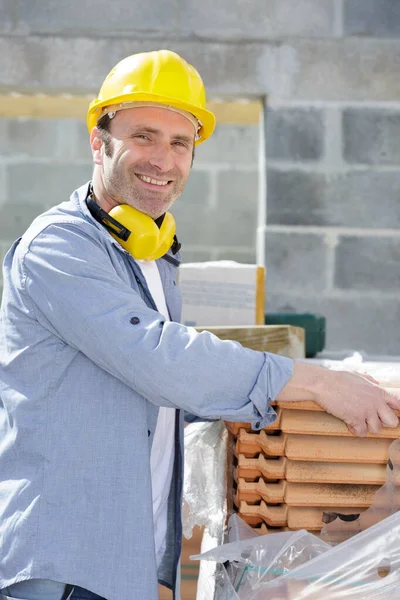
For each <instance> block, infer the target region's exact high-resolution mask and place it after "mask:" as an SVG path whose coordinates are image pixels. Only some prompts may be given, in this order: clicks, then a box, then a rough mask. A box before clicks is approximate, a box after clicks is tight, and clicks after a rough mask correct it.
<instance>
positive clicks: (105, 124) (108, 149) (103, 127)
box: [96, 114, 112, 156]
mask: <svg viewBox="0 0 400 600" xmlns="http://www.w3.org/2000/svg"><path fill="white" fill-rule="evenodd" d="M110 125H111V119H110V117H109V116H108V114H106V115H103V116H102V117H101V118H100V119H99V120H98V122H97V125H96V127H97V129H99V130H100V135H101V139H102V140H103V144H104V152H105V153H106V156H111V155H112V140H111V133H110Z"/></svg>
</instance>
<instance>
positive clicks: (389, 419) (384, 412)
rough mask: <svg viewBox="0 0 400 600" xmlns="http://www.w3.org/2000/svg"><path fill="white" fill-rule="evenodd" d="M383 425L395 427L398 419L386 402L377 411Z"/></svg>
mask: <svg viewBox="0 0 400 600" xmlns="http://www.w3.org/2000/svg"><path fill="white" fill-rule="evenodd" d="M378 415H379V419H380V421H381V422H382V425H383V427H397V425H398V424H399V419H398V417H397V416H396V414H395V413H394V412H393V410H392V409H391V408H390V406H389V405H388V404H384V405H383V406H381V407H380V408H379V411H378Z"/></svg>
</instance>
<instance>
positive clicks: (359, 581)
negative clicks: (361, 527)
mask: <svg viewBox="0 0 400 600" xmlns="http://www.w3.org/2000/svg"><path fill="white" fill-rule="evenodd" d="M236 518H238V517H236ZM399 539H400V514H399V513H396V514H394V515H392V516H390V517H388V518H387V519H385V520H384V521H381V522H380V523H377V524H376V525H373V526H372V527H370V528H369V529H367V530H366V531H363V532H361V533H359V534H358V535H355V536H354V537H352V538H351V539H349V540H347V541H345V542H342V543H341V544H338V545H337V546H334V547H331V546H330V545H329V544H327V543H325V542H323V541H322V540H320V539H319V538H318V537H316V536H314V535H311V534H309V533H307V532H306V531H304V530H302V531H297V532H284V533H276V534H268V535H264V536H258V535H256V534H254V537H253V538H252V539H250V538H249V539H246V540H244V541H237V542H234V543H229V544H225V545H223V546H220V547H218V548H214V549H213V550H210V551H209V552H206V553H205V554H202V555H198V556H196V557H192V558H194V559H203V560H212V561H218V562H221V563H225V562H226V561H230V564H229V566H228V567H227V568H226V567H225V566H223V567H222V569H221V570H220V571H219V572H217V575H216V578H217V581H216V591H215V598H218V600H321V598H324V599H327V600H339V599H340V600H344V599H345V598H350V599H351V600H366V599H368V600H389V599H390V600H393V599H395V598H399V597H400V543H399ZM209 597H210V598H213V597H214V596H212V595H211V596H209Z"/></svg>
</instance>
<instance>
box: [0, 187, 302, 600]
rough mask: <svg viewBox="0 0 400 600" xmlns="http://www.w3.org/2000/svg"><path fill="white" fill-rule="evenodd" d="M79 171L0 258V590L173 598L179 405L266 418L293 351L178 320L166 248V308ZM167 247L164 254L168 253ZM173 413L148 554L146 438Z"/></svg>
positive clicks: (203, 412) (162, 264)
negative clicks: (164, 483) (34, 583)
mask: <svg viewBox="0 0 400 600" xmlns="http://www.w3.org/2000/svg"><path fill="white" fill-rule="evenodd" d="M87 191H88V185H85V186H83V187H82V188H80V189H79V190H77V191H75V192H74V193H73V195H72V196H71V199H70V200H69V201H67V202H64V203H62V204H60V205H58V206H56V207H54V208H52V209H51V210H49V211H48V212H46V213H44V214H43V215H41V216H39V217H38V218H37V219H36V220H35V221H34V222H33V223H32V225H31V226H30V227H29V229H28V230H27V231H26V233H25V234H24V235H23V236H22V238H21V239H20V240H18V241H16V242H15V243H14V245H13V246H12V247H11V249H10V250H9V252H8V254H7V256H6V258H5V261H4V270H3V273H4V291H3V300H2V306H1V344H0V548H1V553H0V589H1V588H3V587H7V586H9V585H11V584H13V583H16V582H18V581H22V580H25V579H30V578H39V579H40V578H41V579H52V580H55V581H61V582H64V583H71V584H75V585H79V586H81V587H83V588H88V589H90V590H92V591H94V592H95V593H97V594H99V595H100V596H103V597H105V598H107V599H108V600H132V599H133V598H143V599H146V600H157V598H158V592H157V581H160V582H162V583H164V584H165V585H167V586H168V587H170V588H171V589H175V596H174V597H175V598H179V591H178V590H177V587H178V586H177V581H179V572H178V571H179V569H178V563H179V555H180V550H181V494H182V470H183V441H182V440H183V419H184V417H183V415H184V411H187V412H189V413H192V414H194V415H198V416H199V417H202V418H206V419H227V420H230V421H247V422H251V423H253V426H254V428H255V429H260V428H262V427H264V426H265V425H267V424H269V423H271V422H272V421H273V420H274V418H275V413H274V410H273V409H272V408H271V407H270V401H271V400H273V399H274V398H275V397H276V395H277V394H278V393H279V391H280V390H281V388H282V387H283V386H284V385H285V384H286V383H287V381H288V380H289V379H290V377H291V374H292V368H293V363H292V361H291V360H289V359H286V358H283V357H278V356H275V355H271V354H267V353H263V352H256V351H253V350H249V349H245V348H243V347H242V346H240V345H239V344H238V343H235V342H230V341H220V340H219V339H218V338H216V337H215V336H213V335H212V334H210V333H208V332H203V333H197V332H196V331H195V330H194V329H191V328H189V327H184V326H183V325H180V324H179V319H180V310H181V299H180V294H179V290H178V287H177V285H176V272H177V261H176V260H174V258H173V257H172V255H167V256H166V257H163V258H162V259H160V260H158V261H157V264H158V268H159V271H160V275H161V279H162V283H163V287H164V292H165V297H166V302H167V306H168V309H169V312H170V316H171V322H165V321H164V318H163V317H162V315H161V314H159V313H158V312H157V310H156V307H155V304H154V301H153V299H152V297H151V295H150V293H149V290H148V288H147V286H146V282H145V280H144V277H143V275H142V273H141V270H140V268H139V266H138V264H137V263H136V262H135V260H134V259H133V257H132V256H131V255H129V254H128V253H127V252H126V251H125V250H123V248H122V247H121V246H120V245H119V244H118V242H116V241H115V240H114V239H113V238H112V236H111V235H110V234H109V233H108V232H107V231H106V229H104V228H103V226H102V225H100V224H99V223H97V222H96V221H95V220H94V219H93V218H92V216H91V215H90V213H89V212H88V209H87V206H86V202H85V198H86V194H87ZM175 258H176V257H175ZM160 406H168V407H174V408H176V409H177V411H176V423H177V427H176V450H175V463H174V476H173V481H172V485H171V491H170V496H169V503H168V506H169V514H168V519H169V526H168V548H167V552H166V555H165V556H164V560H163V562H162V564H161V566H160V568H159V570H158V573H157V568H156V559H155V549H154V539H153V513H152V498H151V481H150V450H151V444H152V439H153V434H154V430H155V426H156V421H157V414H158V408H159V407H160Z"/></svg>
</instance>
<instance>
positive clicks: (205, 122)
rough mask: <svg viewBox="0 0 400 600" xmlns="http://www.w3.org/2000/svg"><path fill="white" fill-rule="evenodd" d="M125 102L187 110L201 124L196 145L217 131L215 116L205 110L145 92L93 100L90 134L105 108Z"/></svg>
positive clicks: (88, 122) (90, 113)
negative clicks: (161, 105)
mask: <svg viewBox="0 0 400 600" xmlns="http://www.w3.org/2000/svg"><path fill="white" fill-rule="evenodd" d="M124 102H155V103H157V104H165V105H167V106H172V107H174V108H179V109H181V110H185V111H187V112H190V113H191V114H192V115H194V116H195V117H196V118H197V119H198V120H199V121H200V123H201V129H200V131H199V138H198V139H197V140H196V142H195V144H196V145H198V144H201V143H202V142H204V141H205V140H207V139H208V138H209V137H210V136H211V135H212V134H213V131H214V129H215V121H216V119H215V115H214V114H213V113H212V112H211V111H209V110H207V109H204V108H201V107H199V106H195V105H193V104H189V103H187V102H182V100H180V99H179V98H172V97H170V96H160V95H158V94H149V93H144V92H132V93H130V94H122V95H120V96H115V97H113V98H108V99H107V100H104V101H101V100H98V99H95V100H93V102H91V103H90V106H89V110H88V114H87V120H86V123H87V128H88V130H89V133H91V132H92V130H93V128H94V127H96V125H97V122H98V120H99V119H100V118H101V116H102V108H104V107H105V106H111V105H114V104H121V103H124Z"/></svg>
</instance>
